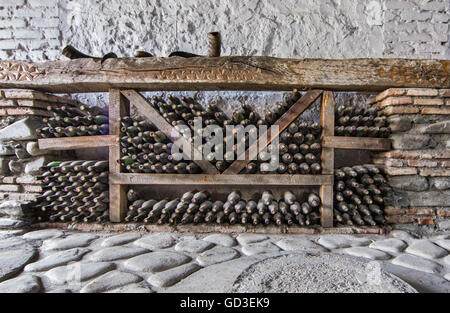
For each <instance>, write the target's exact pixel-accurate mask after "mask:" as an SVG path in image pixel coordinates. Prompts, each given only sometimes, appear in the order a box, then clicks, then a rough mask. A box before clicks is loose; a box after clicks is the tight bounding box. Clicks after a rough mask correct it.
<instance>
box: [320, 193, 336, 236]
mask: <svg viewBox="0 0 450 313" xmlns="http://www.w3.org/2000/svg"><path fill="white" fill-rule="evenodd" d="M333 187H334V186H333V185H323V186H321V187H320V190H319V195H320V199H321V200H322V206H321V207H320V221H321V224H322V227H324V228H326V227H333Z"/></svg>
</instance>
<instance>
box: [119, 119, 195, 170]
mask: <svg viewBox="0 0 450 313" xmlns="http://www.w3.org/2000/svg"><path fill="white" fill-rule="evenodd" d="M120 131H121V136H120V147H121V155H122V157H121V164H122V167H123V169H124V171H125V172H129V173H178V174H186V173H189V174H196V173H199V172H200V171H201V169H200V168H199V167H198V166H197V165H196V164H195V163H194V162H191V161H183V160H182V156H179V158H178V157H177V156H176V155H174V154H172V146H173V143H171V142H170V141H169V139H168V138H167V136H166V135H165V134H164V133H163V132H161V131H159V130H158V129H157V128H156V127H155V126H154V125H153V124H152V123H150V122H148V121H147V120H145V119H143V118H141V117H136V118H131V117H130V116H125V117H123V118H122V120H121V129H120Z"/></svg>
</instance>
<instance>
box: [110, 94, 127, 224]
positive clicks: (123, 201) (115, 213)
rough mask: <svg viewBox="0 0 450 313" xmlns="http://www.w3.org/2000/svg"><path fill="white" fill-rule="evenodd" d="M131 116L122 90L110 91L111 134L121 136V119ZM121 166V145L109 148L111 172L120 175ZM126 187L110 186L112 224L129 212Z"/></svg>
mask: <svg viewBox="0 0 450 313" xmlns="http://www.w3.org/2000/svg"><path fill="white" fill-rule="evenodd" d="M129 114H130V104H129V102H128V100H127V99H126V98H125V97H124V96H122V94H121V93H120V90H118V89H113V90H110V91H109V133H110V135H111V136H115V137H116V138H118V136H119V135H120V119H121V117H122V116H125V115H129ZM120 171H121V164H120V145H119V144H118V142H117V141H116V144H114V145H111V146H109V172H110V173H114V174H119V173H120ZM125 189H126V187H125V186H120V185H114V184H111V183H110V185H109V219H110V221H111V222H116V223H118V222H122V221H123V219H124V218H125V216H126V212H127V198H126V192H125Z"/></svg>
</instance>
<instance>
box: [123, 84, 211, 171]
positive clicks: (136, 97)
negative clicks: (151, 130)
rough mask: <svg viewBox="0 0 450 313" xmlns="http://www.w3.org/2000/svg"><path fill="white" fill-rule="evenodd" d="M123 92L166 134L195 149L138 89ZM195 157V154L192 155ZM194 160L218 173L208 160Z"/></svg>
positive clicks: (180, 143) (203, 167)
mask: <svg viewBox="0 0 450 313" xmlns="http://www.w3.org/2000/svg"><path fill="white" fill-rule="evenodd" d="M122 94H123V95H124V96H125V97H126V98H127V99H128V100H129V101H130V103H131V104H132V105H134V106H135V107H136V109H137V110H138V111H139V112H140V113H141V114H143V115H144V116H146V117H147V118H148V119H149V120H150V121H151V122H152V123H153V124H154V125H155V126H156V127H157V128H158V129H159V130H160V131H162V132H163V133H164V134H166V136H167V137H169V138H170V139H171V140H172V141H173V142H174V143H175V142H177V144H178V145H179V146H181V147H183V146H185V145H186V146H190V147H191V151H194V145H192V144H191V143H188V142H187V140H186V139H185V138H184V137H183V136H181V134H180V133H179V132H178V131H176V130H175V128H174V127H173V126H172V125H170V124H169V123H168V122H167V121H166V120H165V119H164V118H163V117H162V116H161V114H159V112H158V111H156V110H155V109H154V108H153V106H152V105H151V104H150V103H149V102H148V101H147V100H146V99H145V98H144V97H143V96H142V95H141V94H139V93H138V92H137V91H135V90H123V91H122ZM191 157H193V155H191ZM191 159H192V160H193V162H195V163H196V164H197V165H198V166H199V167H200V168H201V169H202V170H203V172H204V173H207V174H218V173H219V171H218V170H217V169H216V167H215V166H214V165H212V164H211V163H210V162H209V161H207V160H196V159H195V158H191Z"/></svg>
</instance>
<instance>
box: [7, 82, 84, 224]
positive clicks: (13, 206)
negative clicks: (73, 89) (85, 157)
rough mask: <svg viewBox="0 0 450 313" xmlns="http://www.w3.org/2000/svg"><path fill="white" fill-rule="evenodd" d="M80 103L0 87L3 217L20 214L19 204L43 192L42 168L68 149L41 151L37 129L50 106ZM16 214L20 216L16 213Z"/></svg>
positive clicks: (61, 155) (43, 94) (62, 157)
mask: <svg viewBox="0 0 450 313" xmlns="http://www.w3.org/2000/svg"><path fill="white" fill-rule="evenodd" d="M58 104H66V105H78V102H76V101H74V100H72V99H68V98H64V97H57V96H54V95H49V94H45V93H42V92H37V91H31V90H12V89H10V90H8V89H5V90H0V216H5V215H7V216H14V215H19V216H20V215H21V211H20V203H21V202H23V201H30V200H33V199H34V198H35V197H36V196H37V195H39V194H40V193H41V192H42V186H41V184H40V182H39V181H37V180H36V179H35V176H36V175H37V174H39V173H40V167H41V166H43V165H44V164H47V163H48V162H50V161H52V160H55V159H64V158H65V156H66V155H67V157H70V155H69V153H68V152H57V151H48V150H40V149H39V147H38V143H37V139H38V136H37V134H36V129H37V128H40V127H42V117H44V116H49V113H48V111H47V110H46V107H47V106H48V105H58ZM16 217H17V216H16Z"/></svg>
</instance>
